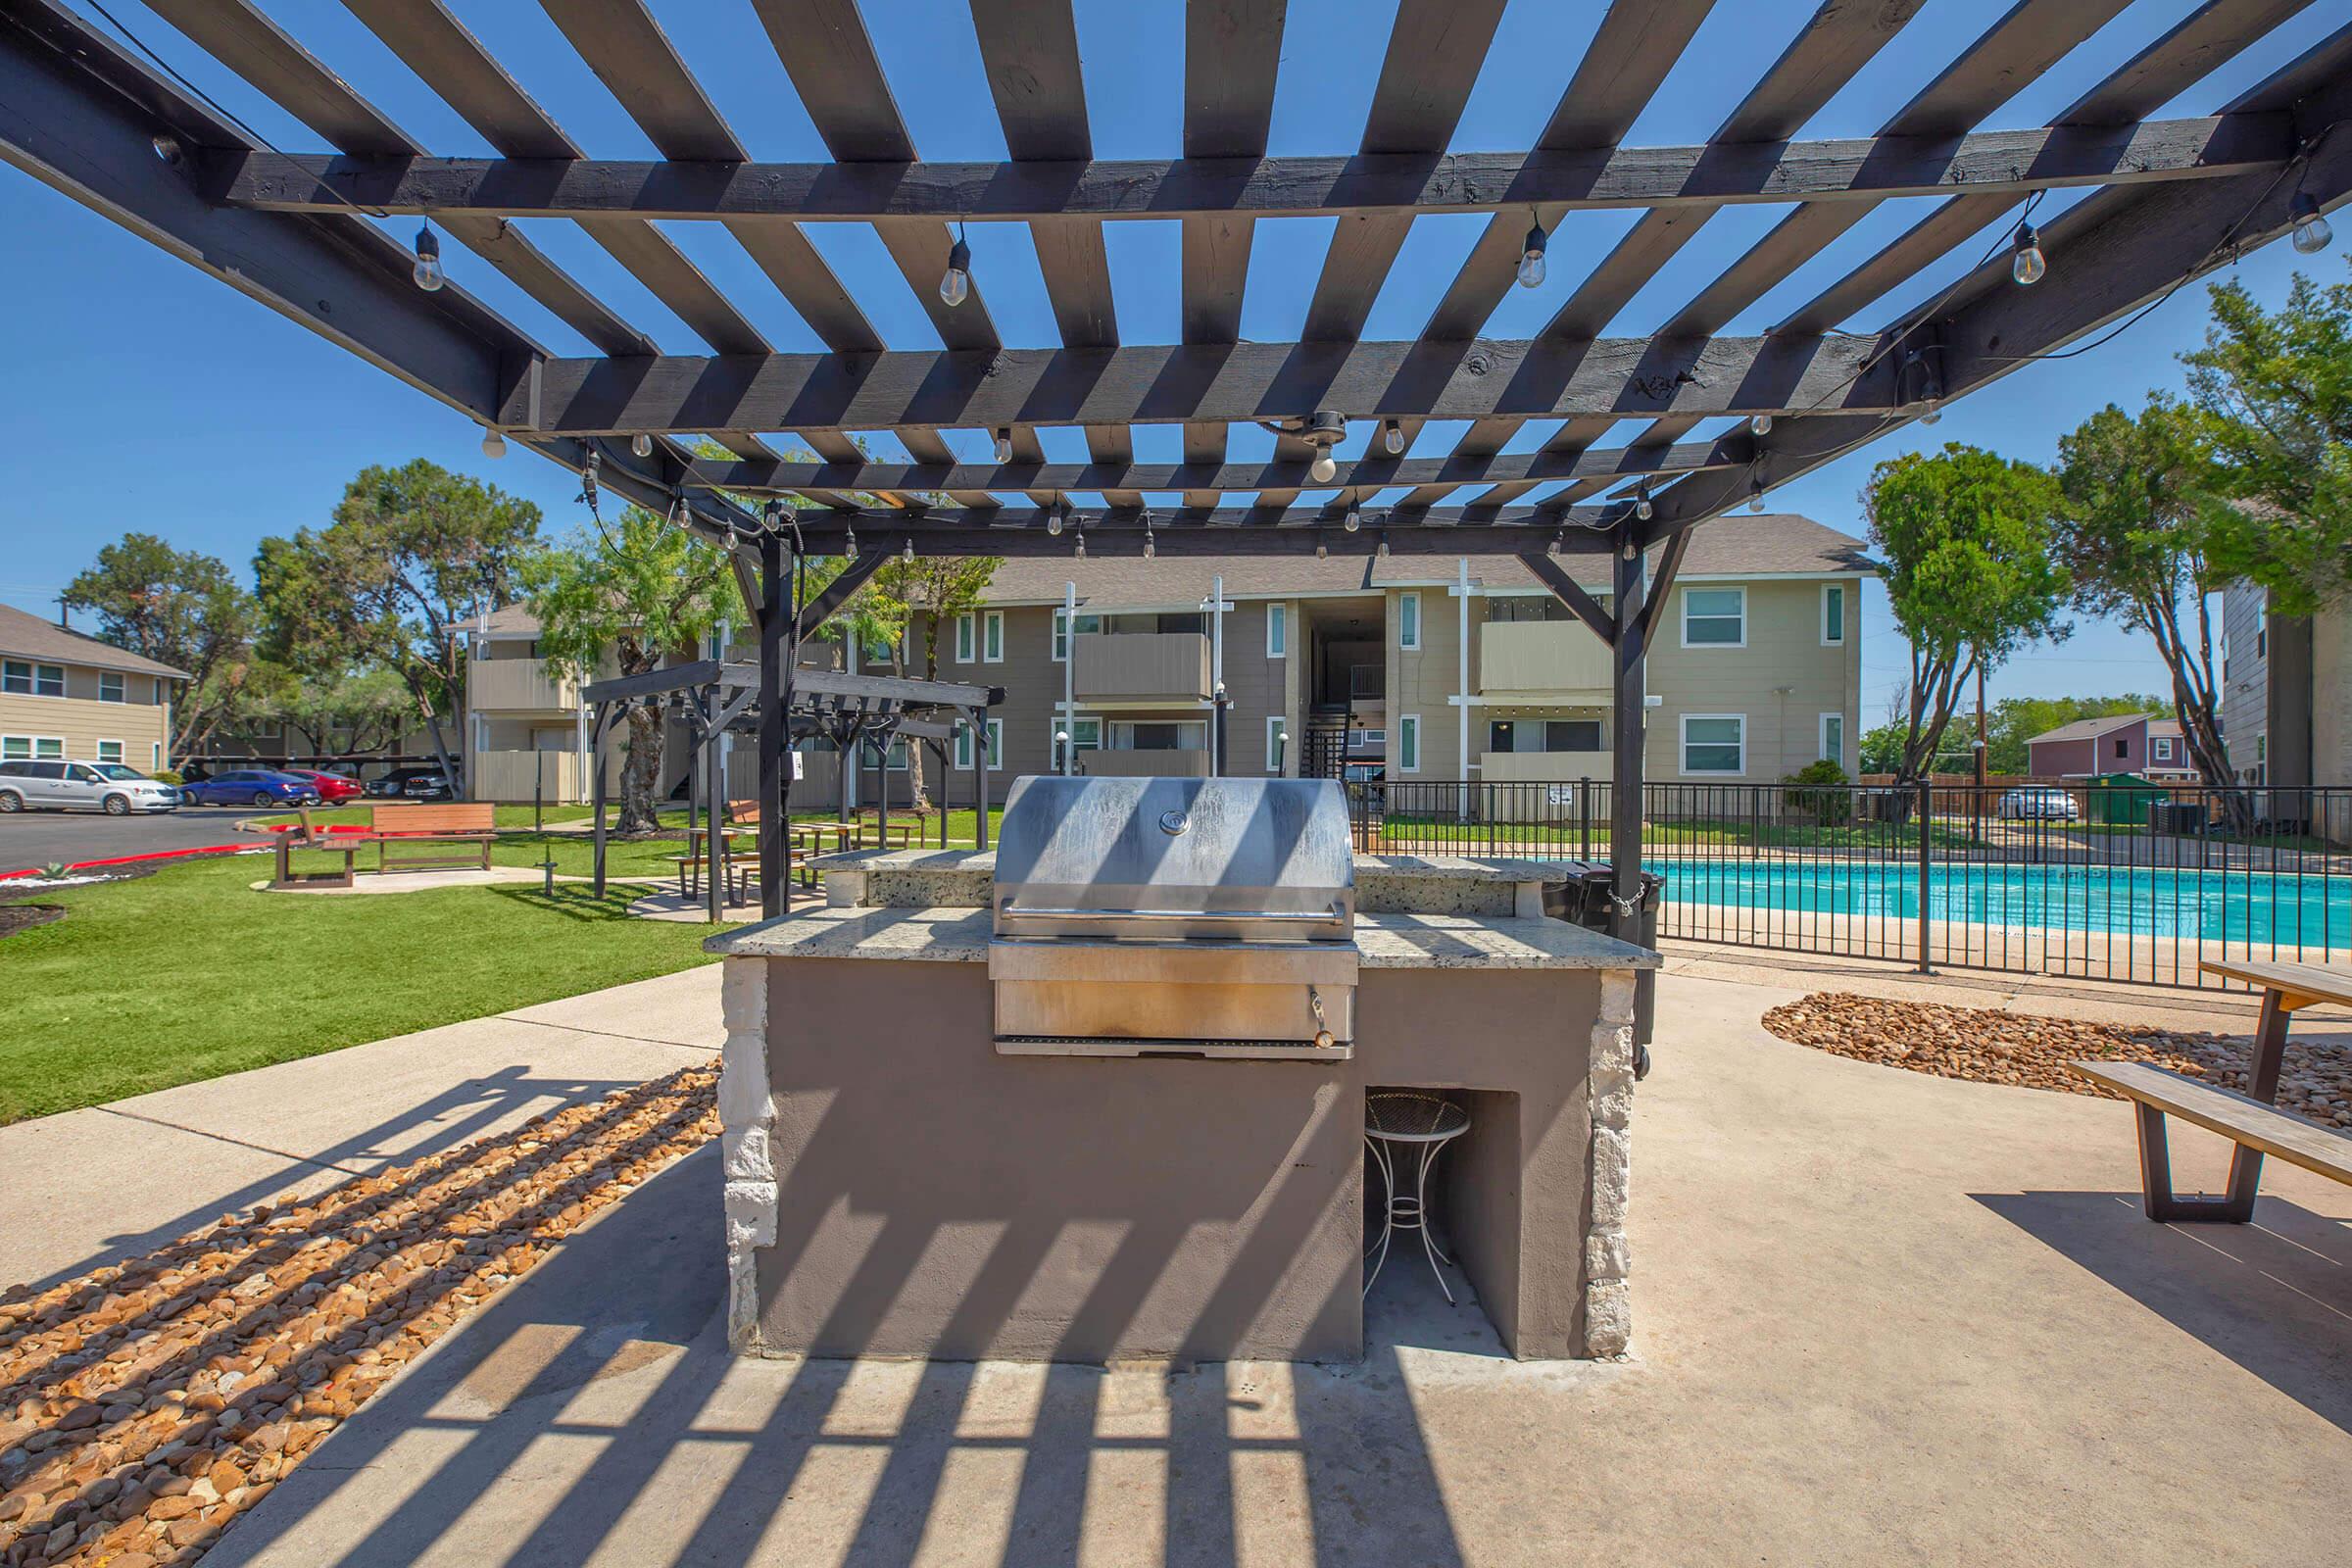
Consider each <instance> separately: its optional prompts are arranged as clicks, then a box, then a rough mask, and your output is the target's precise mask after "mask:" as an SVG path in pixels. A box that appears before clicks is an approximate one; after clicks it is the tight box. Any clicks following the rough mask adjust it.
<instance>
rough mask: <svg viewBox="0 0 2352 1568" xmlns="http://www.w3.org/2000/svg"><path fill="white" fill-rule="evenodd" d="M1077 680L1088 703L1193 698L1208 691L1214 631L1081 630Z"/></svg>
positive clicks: (1075, 671) (1074, 676)
mask: <svg viewBox="0 0 2352 1568" xmlns="http://www.w3.org/2000/svg"><path fill="white" fill-rule="evenodd" d="M1074 655H1075V657H1076V659H1077V664H1076V665H1075V667H1074V668H1073V669H1072V670H1071V683H1072V686H1073V688H1074V689H1075V691H1076V694H1077V697H1078V700H1079V701H1080V702H1083V703H1190V702H1199V701H1201V699H1203V698H1205V697H1207V696H1208V634H1207V633H1206V632H1198V631H1155V632H1081V633H1079V635H1078V637H1077V640H1076V645H1075V649H1074Z"/></svg>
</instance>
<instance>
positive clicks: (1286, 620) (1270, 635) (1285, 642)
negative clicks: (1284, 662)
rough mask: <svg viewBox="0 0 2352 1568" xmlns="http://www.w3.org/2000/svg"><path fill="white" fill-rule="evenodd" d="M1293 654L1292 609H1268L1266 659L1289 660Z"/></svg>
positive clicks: (1270, 607)
mask: <svg viewBox="0 0 2352 1568" xmlns="http://www.w3.org/2000/svg"><path fill="white" fill-rule="evenodd" d="M1290 653H1291V607H1290V606H1288V605H1268V606H1267V607H1266V657H1267V658H1268V659H1287V658H1289V657H1290Z"/></svg>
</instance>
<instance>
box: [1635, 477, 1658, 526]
mask: <svg viewBox="0 0 2352 1568" xmlns="http://www.w3.org/2000/svg"><path fill="white" fill-rule="evenodd" d="M1657 510H1658V509H1657V508H1656V507H1653V506H1651V505H1650V503H1649V481H1648V480H1646V479H1644V480H1642V482H1641V483H1640V484H1638V485H1636V486H1634V515H1635V516H1637V517H1639V518H1641V519H1642V521H1643V522H1647V521H1648V520H1649V515H1650V514H1651V513H1653V512H1655V511H1657Z"/></svg>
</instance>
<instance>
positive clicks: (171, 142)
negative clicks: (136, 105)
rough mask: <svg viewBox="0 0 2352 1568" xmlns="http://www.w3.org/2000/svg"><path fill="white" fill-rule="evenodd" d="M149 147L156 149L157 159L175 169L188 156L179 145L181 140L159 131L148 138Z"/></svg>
mask: <svg viewBox="0 0 2352 1568" xmlns="http://www.w3.org/2000/svg"><path fill="white" fill-rule="evenodd" d="M147 145H148V146H150V147H152V148H154V149H155V156H156V157H158V158H161V159H162V160H163V161H164V162H165V163H167V164H170V165H172V167H173V168H177V167H178V166H179V161H180V160H181V159H182V158H185V157H186V156H187V153H186V152H185V151H184V150H183V149H182V148H181V147H180V145H179V138H178V137H176V136H173V135H171V134H169V133H167V132H165V131H160V130H159V131H157V132H156V133H155V134H154V135H153V136H150V137H148V138H147Z"/></svg>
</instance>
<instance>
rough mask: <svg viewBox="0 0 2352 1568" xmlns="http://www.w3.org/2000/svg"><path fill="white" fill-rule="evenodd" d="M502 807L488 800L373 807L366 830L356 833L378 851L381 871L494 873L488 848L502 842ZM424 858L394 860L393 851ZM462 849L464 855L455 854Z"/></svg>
mask: <svg viewBox="0 0 2352 1568" xmlns="http://www.w3.org/2000/svg"><path fill="white" fill-rule="evenodd" d="M497 811H498V809H497V808H496V807H494V806H492V805H491V804H490V803H489V802H487V801H480V802H474V801H458V802H454V803H451V804H448V805H417V806H374V807H369V808H368V831H367V832H365V833H361V834H356V835H354V837H356V838H357V839H358V840H359V841H360V842H361V843H363V844H372V845H374V846H375V868H376V870H378V871H379V872H380V871H393V870H400V871H448V870H466V869H471V868H475V867H478V868H479V869H481V870H484V871H487V870H489V869H490V846H491V845H492V844H494V843H496V842H497V841H498V833H497V830H496V828H497ZM396 847H397V848H401V849H404V850H416V851H419V852H421V853H417V854H402V855H399V856H395V855H394V854H393V851H394V849H395V848H396ZM460 847H462V850H463V853H455V852H456V851H458V850H459V848H460Z"/></svg>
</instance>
